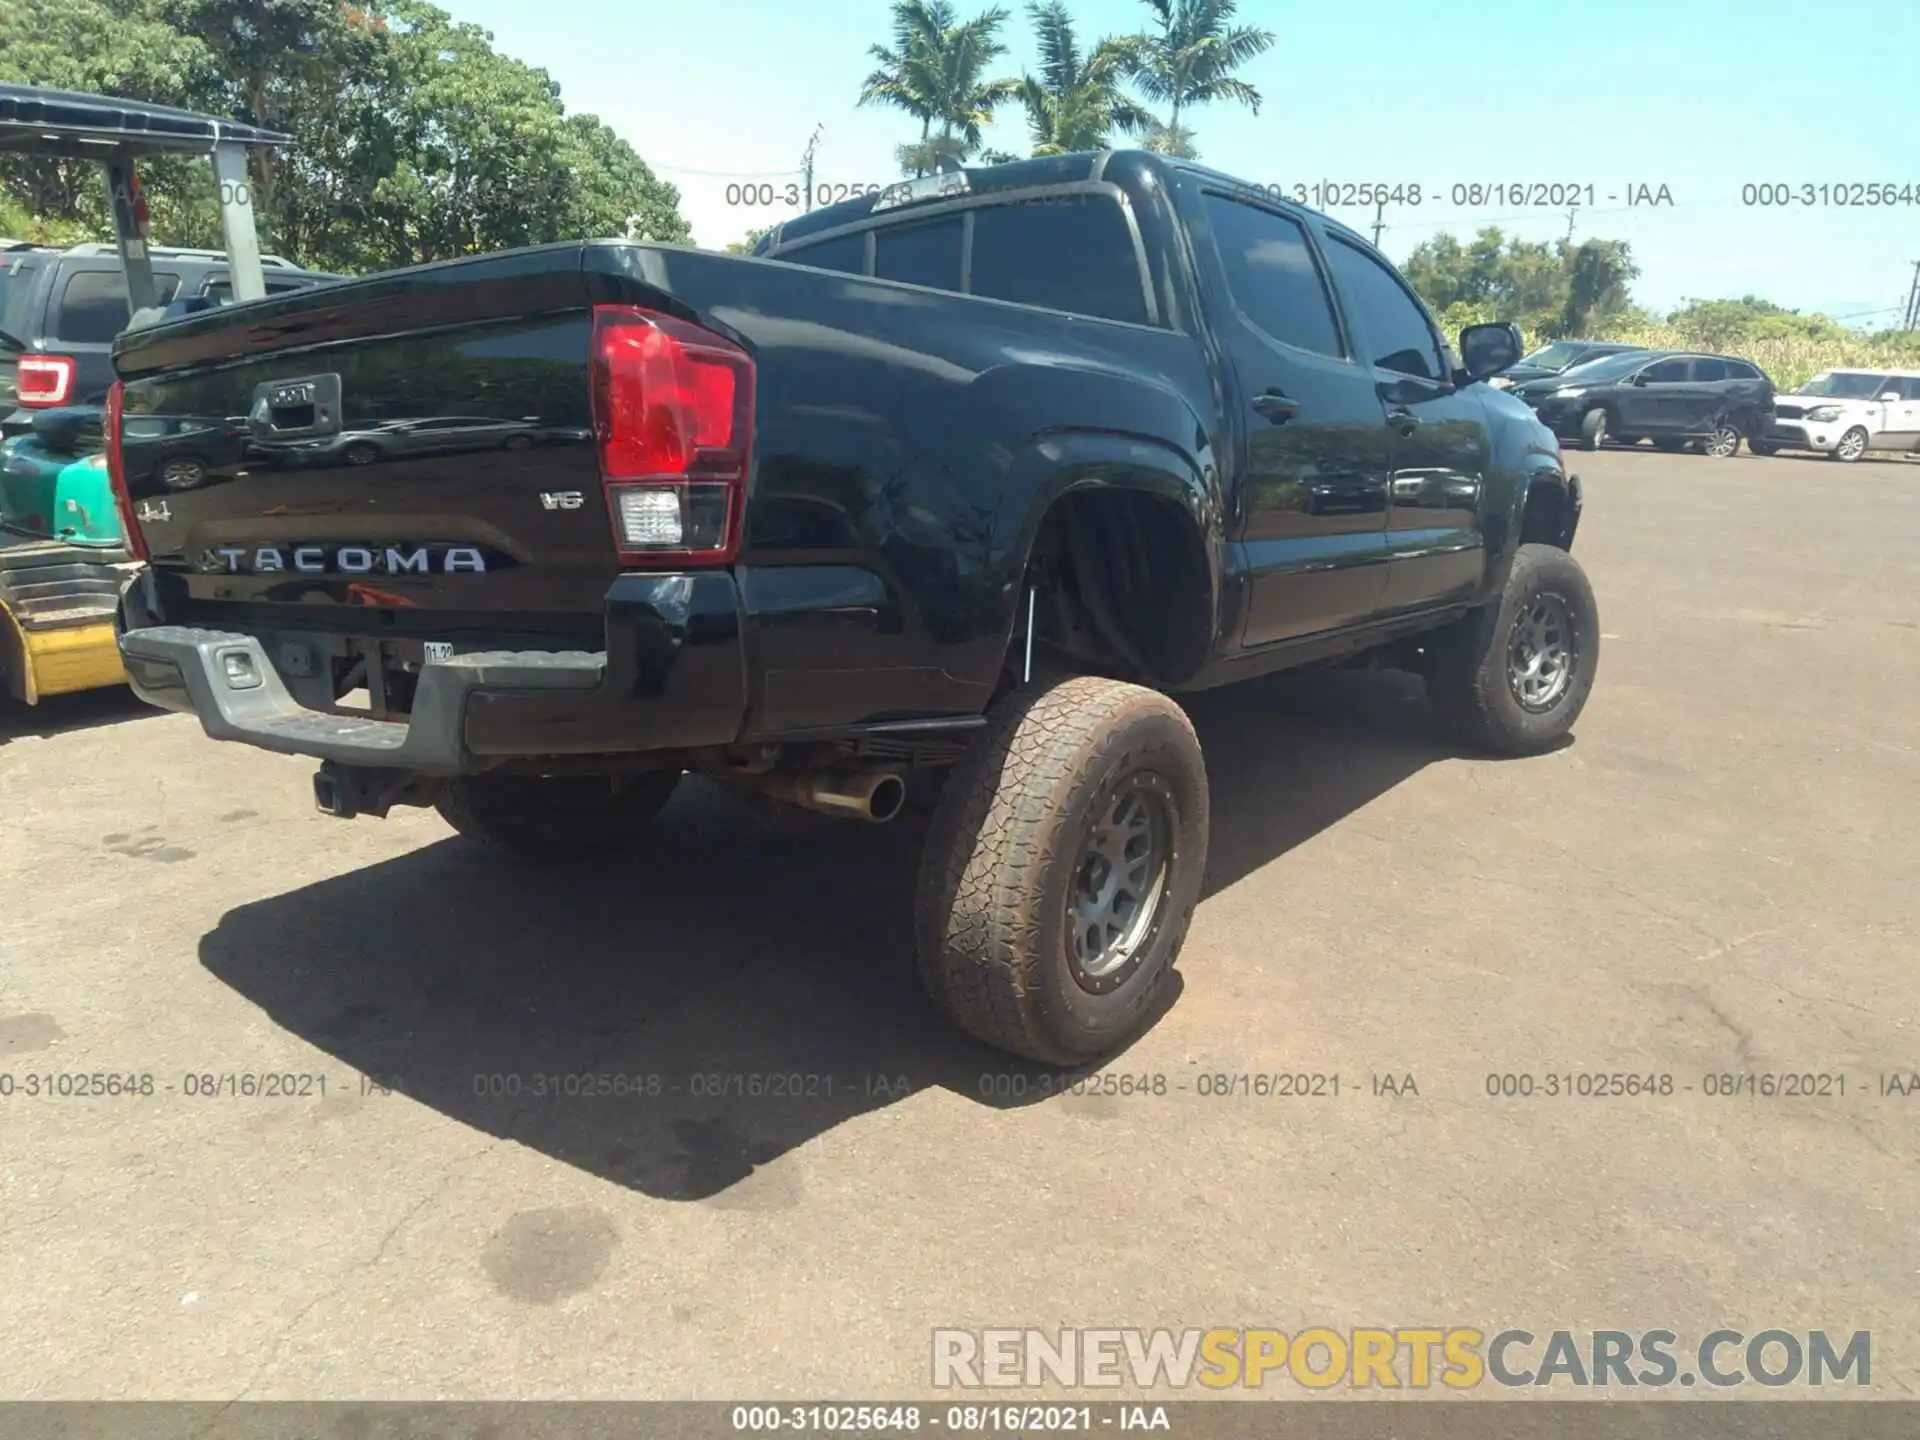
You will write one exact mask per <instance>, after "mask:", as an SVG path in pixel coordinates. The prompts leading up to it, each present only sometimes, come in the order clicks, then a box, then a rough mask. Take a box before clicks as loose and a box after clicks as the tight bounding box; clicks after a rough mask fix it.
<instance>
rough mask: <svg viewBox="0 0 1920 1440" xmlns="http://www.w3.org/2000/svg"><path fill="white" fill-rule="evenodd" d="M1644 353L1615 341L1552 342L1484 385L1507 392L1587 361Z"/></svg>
mask: <svg viewBox="0 0 1920 1440" xmlns="http://www.w3.org/2000/svg"><path fill="white" fill-rule="evenodd" d="M1645 351H1646V347H1645V346H1642V345H1622V344H1621V343H1619V342H1618V341H1616V340H1555V341H1554V342H1553V343H1552V344H1550V345H1542V346H1541V347H1540V348H1539V349H1538V350H1535V351H1534V352H1532V353H1531V354H1529V355H1523V356H1521V358H1520V363H1519V364H1517V365H1509V366H1508V367H1507V368H1506V369H1504V370H1502V371H1501V372H1500V373H1499V374H1498V375H1495V376H1494V377H1493V378H1492V379H1491V380H1489V381H1487V383H1488V384H1489V385H1491V386H1493V387H1494V389H1496V390H1510V389H1512V388H1513V387H1514V386H1515V385H1524V384H1526V383H1527V381H1529V380H1546V379H1550V378H1551V377H1553V376H1555V375H1559V374H1561V373H1563V372H1565V371H1568V370H1571V369H1572V368H1573V367H1574V366H1576V365H1584V364H1586V363H1587V362H1588V361H1589V360H1603V359H1605V358H1606V357H1607V356H1609V355H1631V354H1636V353H1639V354H1644V353H1645Z"/></svg>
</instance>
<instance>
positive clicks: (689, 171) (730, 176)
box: [647, 160, 804, 180]
mask: <svg viewBox="0 0 1920 1440" xmlns="http://www.w3.org/2000/svg"><path fill="white" fill-rule="evenodd" d="M647 168H648V169H649V170H667V171H671V172H672V173H673V174H675V175H705V176H708V177H709V178H711V179H714V180H770V179H773V178H775V177H777V176H781V175H799V174H803V173H804V167H801V168H800V169H794V170H697V169H695V168H694V167H693V166H691V165H663V164H661V163H660V162H659V161H658V160H649V161H648V162H647Z"/></svg>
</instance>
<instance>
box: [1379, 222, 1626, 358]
mask: <svg viewBox="0 0 1920 1440" xmlns="http://www.w3.org/2000/svg"><path fill="white" fill-rule="evenodd" d="M1401 269H1402V272H1403V273H1404V274H1405V275H1406V277H1407V279H1408V281H1409V282H1410V283H1411V284H1412V285H1413V288H1414V289H1415V290H1417V291H1418V292H1419V293H1420V296H1421V298H1422V299H1424V300H1425V301H1426V302H1427V304H1428V305H1430V306H1431V307H1432V308H1433V309H1434V310H1435V311H1436V312H1437V313H1438V314H1440V315H1441V316H1442V317H1443V318H1444V319H1445V320H1446V322H1447V324H1448V326H1449V327H1452V326H1453V325H1455V324H1468V323H1471V322H1472V321H1474V320H1480V319H1501V320H1512V321H1515V322H1516V323H1518V324H1519V325H1520V326H1521V327H1522V328H1523V329H1524V330H1526V331H1527V333H1528V334H1530V335H1546V336H1551V337H1556V338H1557V337H1561V336H1587V335H1590V334H1591V333H1592V332H1593V328H1594V327H1595V326H1596V325H1600V324H1606V323H1614V324H1617V323H1620V322H1623V321H1630V320H1638V319H1639V318H1641V317H1639V316H1638V315H1637V313H1636V312H1634V311H1633V308H1632V305H1631V302H1630V299H1629V295H1628V287H1629V286H1630V285H1631V283H1632V282H1633V280H1634V279H1635V278H1636V277H1637V276H1638V275H1639V273H1640V272H1639V270H1638V268H1637V267H1636V266H1635V265H1634V263H1633V255H1632V251H1631V248H1630V247H1629V246H1628V245H1627V243H1626V242H1625V241H1623V240H1587V241H1583V242H1581V243H1580V244H1579V245H1568V244H1567V243H1566V242H1564V241H1561V242H1556V243H1552V244H1549V243H1546V242H1543V241H1537V240H1521V239H1517V238H1511V239H1510V238H1508V237H1507V236H1505V235H1503V234H1502V233H1501V232H1500V230H1498V229H1497V228H1495V227H1492V226H1489V227H1487V228H1486V229H1483V230H1481V231H1480V233H1479V234H1477V235H1475V236H1474V237H1473V239H1472V240H1471V241H1468V242H1467V243H1466V244H1462V243H1461V242H1460V241H1459V240H1458V239H1456V238H1455V237H1454V236H1452V235H1437V236H1435V237H1434V238H1433V239H1431V240H1428V241H1426V242H1425V243H1424V244H1422V245H1420V246H1419V247H1418V248H1417V249H1416V250H1415V251H1414V252H1413V254H1412V255H1410V256H1408V257H1407V260H1406V262H1405V264H1403V265H1402V266H1401Z"/></svg>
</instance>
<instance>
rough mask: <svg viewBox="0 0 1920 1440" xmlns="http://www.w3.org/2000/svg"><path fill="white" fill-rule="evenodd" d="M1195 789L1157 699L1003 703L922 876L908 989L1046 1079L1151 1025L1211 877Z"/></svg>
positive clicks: (1176, 711) (1035, 693)
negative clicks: (1044, 1070) (915, 979)
mask: <svg viewBox="0 0 1920 1440" xmlns="http://www.w3.org/2000/svg"><path fill="white" fill-rule="evenodd" d="M1207 823H1208V822H1207V775H1206V766H1205V763H1204V761H1203V760H1202V759H1201V755H1200V744H1199V741H1198V740H1197V739H1196V738H1195V737H1194V733H1193V727H1192V725H1191V724H1190V723H1189V722H1188V720H1187V717H1186V715H1185V713H1184V712H1183V711H1182V710H1181V709H1180V707H1179V706H1177V705H1175V704H1174V703H1173V702H1172V701H1171V700H1169V699H1168V698H1167V697H1166V696H1164V695H1162V694H1160V693H1159V692H1157V691H1153V690H1147V689H1143V688H1141V687H1140V686H1137V685H1127V684H1123V683H1121V682H1120V681H1116V680H1103V679H1098V678H1095V677H1090V676H1078V677H1075V678H1072V679H1068V680H1064V681H1061V682H1059V683H1057V684H1054V685H1051V686H1046V687H1034V688H1031V689H1025V690H1020V691H1016V692H1015V693H1014V694H1012V695H1010V696H1008V697H1007V699H1006V700H1004V701H1003V702H1002V703H1001V704H1000V706H999V707H998V708H997V709H996V710H995V712H994V714H993V717H992V720H991V723H990V724H989V726H988V728H987V729H986V730H985V731H983V732H982V733H981V735H980V736H979V738H978V739H977V740H976V742H975V743H974V745H973V747H972V748H971V749H970V750H969V751H968V753H967V756H966V758H965V759H963V760H962V761H961V762H960V764H959V765H958V766H957V767H956V768H955V770H954V772H953V774H952V775H951V777H949V779H948V781H947V785H946V788H945V790H944V792H943V793H942V795H941V797H940V803H939V806H938V808H937V809H936V811H935V812H934V817H933V822H932V824H931V826H930V827H929V829H928V835H927V844H926V850H925V852H924V854H923V856H922V859H921V865H920V891H919V903H918V907H917V913H918V922H917V923H918V929H919V947H918V948H919V956H920V971H921V978H922V979H923V980H924V982H925V984H926V987H927V992H928V994H930V995H931V996H932V997H933V1000H934V1002H935V1003H936V1004H937V1005H939V1006H940V1008H941V1009H942V1010H944V1011H945V1012H946V1013H947V1015H948V1016H949V1017H950V1018H951V1019H952V1020H953V1021H954V1022H955V1023H956V1024H957V1025H959V1026H960V1027H961V1028H962V1029H964V1030H966V1031H967V1032H968V1033H969V1034H971V1035H973V1036H975V1037H976V1038H978V1039H981V1040H984V1041H986V1042H987V1043H988V1044H989V1045H993V1046H996V1047H997V1048H999V1049H1001V1050H1006V1051H1010V1052H1011V1053H1013V1054H1015V1055H1021V1056H1025V1057H1027V1058H1028V1059H1031V1060H1038V1061H1040V1062H1042V1063H1044V1064H1051V1065H1076V1064H1080V1063H1083V1062H1085V1061H1088V1060H1091V1059H1094V1058H1096V1057H1098V1056H1101V1055H1105V1054H1108V1053H1110V1052H1112V1051H1113V1050H1115V1049H1118V1048H1119V1047H1120V1046H1122V1045H1124V1044H1126V1043H1127V1042H1128V1041H1129V1040H1131V1039H1133V1038H1134V1036H1136V1035H1137V1034H1139V1032H1140V1031H1141V1030H1142V1029H1144V1028H1145V1027H1146V1025H1147V1024H1149V1023H1150V1022H1151V1019H1152V1017H1153V1014H1154V1001H1155V999H1156V998H1157V996H1158V995H1159V993H1160V991H1161V989H1162V987H1163V985H1164V984H1165V982H1166V979H1167V977H1168V975H1170V974H1171V973H1172V970H1173V963H1174V958H1175V957H1176V956H1177V955H1178V954H1179V951H1180V946H1181V943H1182V942H1183V941H1184V940H1185V939H1186V933H1187V926H1188V924H1189V923H1190V922H1191V920H1192V918H1193V909H1194V906H1195V904H1196V903H1198V901H1199V898H1200V882H1201V879H1202V878H1203V876H1204V874H1205V872H1206V867H1207Z"/></svg>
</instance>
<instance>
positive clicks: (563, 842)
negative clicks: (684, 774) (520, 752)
mask: <svg viewBox="0 0 1920 1440" xmlns="http://www.w3.org/2000/svg"><path fill="white" fill-rule="evenodd" d="M679 783H680V772H679V771H677V770H659V771H648V772H645V773H642V774H638V775H619V776H611V777H609V776H605V775H517V774H513V773H510V772H502V771H487V772H484V773H482V774H479V775H461V776H458V777H456V778H454V779H452V780H449V781H448V782H447V783H446V784H445V786H444V787H443V788H442V789H441V791H440V795H439V797H438V799H436V800H435V801H434V809H436V810H438V811H439V812H440V818H441V819H443V820H445V821H446V822H447V824H449V825H451V826H452V827H453V828H454V829H455V830H457V831H458V832H459V833H460V834H461V835H463V836H464V837H466V838H467V839H469V840H475V841H478V842H480V843H481V844H483V845H485V846H487V847H488V848H489V849H491V850H495V851H498V852H499V853H501V854H503V855H507V856H510V857H512V858H513V859H515V860H519V861H522V862H524V863H526V864H531V865H550V864H566V863H570V862H577V861H582V860H596V859H602V858H605V857H608V856H612V855H619V854H623V853H625V852H626V851H629V850H631V849H633V848H634V847H635V846H637V845H639V844H640V843H641V842H642V841H644V840H645V839H646V838H647V837H648V836H649V835H650V834H651V833H652V830H653V822H654V820H655V818H656V817H657V816H658V815H659V814H660V812H661V810H663V809H665V808H666V804H667V801H669V800H671V799H672V798H673V792H674V789H675V788H676V787H677V786H678V785H679Z"/></svg>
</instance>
